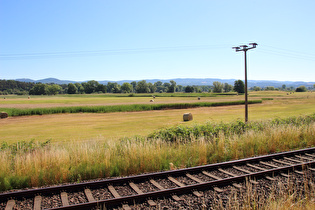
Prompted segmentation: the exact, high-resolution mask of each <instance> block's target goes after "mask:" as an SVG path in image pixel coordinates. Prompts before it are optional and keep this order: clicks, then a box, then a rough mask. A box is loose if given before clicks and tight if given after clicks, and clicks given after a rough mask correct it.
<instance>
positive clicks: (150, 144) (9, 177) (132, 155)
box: [0, 113, 315, 191]
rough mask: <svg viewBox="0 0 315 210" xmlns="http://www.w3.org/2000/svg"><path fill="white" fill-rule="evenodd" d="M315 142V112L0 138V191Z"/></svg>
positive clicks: (194, 163)
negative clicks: (125, 131) (120, 134)
mask: <svg viewBox="0 0 315 210" xmlns="http://www.w3.org/2000/svg"><path fill="white" fill-rule="evenodd" d="M313 146H315V113H314V114H312V115H308V116H301V117H292V118H286V119H274V120H271V121H259V122H258V121H257V122H251V123H249V124H245V123H243V122H241V121H235V122H232V123H208V124H206V125H195V126H192V127H182V126H177V127H173V128H169V129H165V130H161V131H157V132H155V133H153V134H151V135H149V136H148V137H147V138H144V137H134V138H124V139H121V140H119V141H117V140H107V139H104V140H101V141H93V140H91V141H86V142H69V143H55V144H52V143H50V142H49V141H47V142H44V143H39V142H33V141H31V142H19V143H16V144H8V143H5V142H2V143H0V160H1V170H0V191H5V190H10V189H14V188H23V187H38V186H43V185H49V184H58V183H64V182H76V181H81V180H86V179H95V178H103V177H112V176H126V175H131V174H140V173H144V172H153V171H161V170H169V169H171V168H170V166H172V167H175V168H183V167H190V166H197V165H204V164H210V163H216V162H221V161H228V160H233V159H238V158H245V157H251V156H255V155H264V154H268V153H275V152H280V151H287V150H293V149H299V148H305V147H313Z"/></svg>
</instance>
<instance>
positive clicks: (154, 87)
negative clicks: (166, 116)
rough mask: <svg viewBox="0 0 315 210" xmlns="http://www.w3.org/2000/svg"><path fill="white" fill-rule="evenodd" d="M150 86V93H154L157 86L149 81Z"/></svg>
mask: <svg viewBox="0 0 315 210" xmlns="http://www.w3.org/2000/svg"><path fill="white" fill-rule="evenodd" d="M148 88H149V90H150V93H154V92H155V91H156V86H155V85H154V84H152V83H151V82H149V83H148Z"/></svg>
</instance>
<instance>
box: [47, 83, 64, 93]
mask: <svg viewBox="0 0 315 210" xmlns="http://www.w3.org/2000/svg"><path fill="white" fill-rule="evenodd" d="M60 90H61V87H60V85H57V84H53V85H47V89H46V93H47V94H48V95H57V94H58V93H59V91H60Z"/></svg>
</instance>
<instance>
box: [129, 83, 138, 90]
mask: <svg viewBox="0 0 315 210" xmlns="http://www.w3.org/2000/svg"><path fill="white" fill-rule="evenodd" d="M130 84H131V85H132V91H133V92H135V91H136V87H137V82H136V81H133V82H131V83H130Z"/></svg>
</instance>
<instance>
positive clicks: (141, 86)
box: [136, 80, 150, 93]
mask: <svg viewBox="0 0 315 210" xmlns="http://www.w3.org/2000/svg"><path fill="white" fill-rule="evenodd" d="M136 92H137V93H149V92H150V89H149V87H148V84H147V81H145V80H141V81H139V82H138V83H137V86H136Z"/></svg>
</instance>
